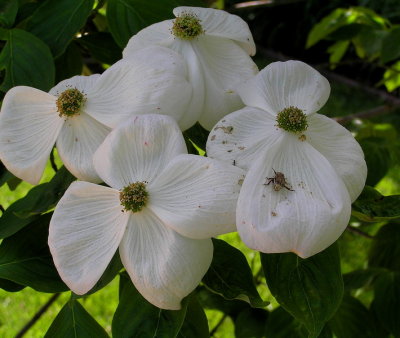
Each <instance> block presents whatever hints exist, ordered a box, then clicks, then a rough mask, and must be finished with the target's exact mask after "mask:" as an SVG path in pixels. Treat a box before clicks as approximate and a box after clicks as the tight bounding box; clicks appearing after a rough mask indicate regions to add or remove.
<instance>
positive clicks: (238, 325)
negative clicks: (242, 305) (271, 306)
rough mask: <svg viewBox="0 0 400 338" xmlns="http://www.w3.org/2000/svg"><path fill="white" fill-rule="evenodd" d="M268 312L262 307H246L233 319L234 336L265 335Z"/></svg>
mask: <svg viewBox="0 0 400 338" xmlns="http://www.w3.org/2000/svg"><path fill="white" fill-rule="evenodd" d="M268 314H269V312H268V311H266V310H263V309H251V308H250V309H246V310H244V311H242V312H241V313H240V314H239V316H238V317H237V318H236V320H235V337H236V338H249V337H252V338H258V337H259V338H262V337H266V335H265V330H266V325H267V319H268Z"/></svg>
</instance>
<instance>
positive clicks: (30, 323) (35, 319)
mask: <svg viewBox="0 0 400 338" xmlns="http://www.w3.org/2000/svg"><path fill="white" fill-rule="evenodd" d="M60 295H61V293H55V294H54V295H53V296H51V297H50V299H49V300H48V301H47V303H46V304H44V305H43V306H42V307H41V308H40V309H39V311H38V312H36V313H35V315H34V316H33V317H32V319H31V320H30V321H29V322H28V323H26V324H25V326H24V327H23V328H22V329H21V330H20V331H19V332H18V333H17V335H16V336H15V338H21V337H22V336H23V335H24V334H25V333H26V332H27V331H28V330H29V329H30V328H31V327H32V326H33V325H34V324H35V323H36V322H37V321H38V320H39V318H40V317H41V316H42V315H43V314H44V313H45V312H46V311H47V309H48V308H49V307H50V305H51V304H53V303H54V302H55V301H56V299H57V298H58V297H59V296H60Z"/></svg>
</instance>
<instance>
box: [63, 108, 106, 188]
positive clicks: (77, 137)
mask: <svg viewBox="0 0 400 338" xmlns="http://www.w3.org/2000/svg"><path fill="white" fill-rule="evenodd" d="M110 131H111V129H110V128H108V127H106V126H105V125H103V124H101V123H100V122H98V121H97V120H95V119H94V118H93V117H91V116H89V115H88V114H85V113H83V114H80V115H77V116H73V117H70V118H68V119H67V120H66V121H65V123H64V125H63V127H62V129H61V132H60V135H59V137H58V139H57V150H58V153H59V155H60V157H61V160H62V161H63V163H64V165H65V167H66V168H67V169H68V170H69V171H70V172H71V173H72V174H73V175H74V176H75V177H77V178H79V179H80V180H84V181H89V182H93V183H99V182H101V181H102V180H101V178H100V177H99V175H98V174H97V172H96V170H95V169H94V166H93V155H94V153H95V151H96V150H97V148H98V147H99V146H100V144H101V143H102V142H103V141H104V139H105V137H106V136H107V135H108V134H109V133H110Z"/></svg>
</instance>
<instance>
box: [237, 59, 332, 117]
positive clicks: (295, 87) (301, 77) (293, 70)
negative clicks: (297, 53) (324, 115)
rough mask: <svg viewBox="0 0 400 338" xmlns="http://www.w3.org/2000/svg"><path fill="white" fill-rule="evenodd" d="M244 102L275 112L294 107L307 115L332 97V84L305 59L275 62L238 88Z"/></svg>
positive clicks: (274, 113)
mask: <svg viewBox="0 0 400 338" xmlns="http://www.w3.org/2000/svg"><path fill="white" fill-rule="evenodd" d="M237 90H238V92H239V95H240V97H241V98H242V100H243V102H244V103H245V104H246V105H247V106H250V107H256V108H260V109H262V110H265V111H267V112H269V113H271V114H273V115H276V114H277V113H279V112H280V111H282V110H283V109H285V108H288V107H290V106H294V107H297V108H300V109H301V110H303V112H304V113H305V114H307V115H309V114H312V113H314V112H316V111H318V110H319V109H320V108H321V107H322V106H323V105H324V104H325V102H326V101H327V100H328V97H329V94H330V85H329V82H328V80H327V79H326V78H324V77H323V76H322V75H321V74H320V73H318V72H317V71H316V70H315V69H314V68H312V67H310V66H308V65H307V64H305V63H303V62H301V61H286V62H274V63H271V64H269V65H268V66H267V67H265V68H264V69H263V70H262V71H260V73H258V74H257V75H256V76H255V77H253V78H252V79H250V80H248V81H246V82H245V83H244V84H242V85H241V86H240V87H238V88H237Z"/></svg>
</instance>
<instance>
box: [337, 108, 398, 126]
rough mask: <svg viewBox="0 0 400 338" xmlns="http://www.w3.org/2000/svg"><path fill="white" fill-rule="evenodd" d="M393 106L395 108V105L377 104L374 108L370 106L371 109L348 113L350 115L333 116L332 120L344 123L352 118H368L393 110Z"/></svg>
mask: <svg viewBox="0 0 400 338" xmlns="http://www.w3.org/2000/svg"><path fill="white" fill-rule="evenodd" d="M395 108H397V107H396V106H389V105H385V106H379V107H375V108H372V109H369V110H366V111H362V112H359V113H355V114H350V115H347V116H342V117H336V118H334V120H336V122H338V123H340V124H346V123H348V122H350V121H352V120H354V119H368V118H371V117H375V116H379V115H385V114H387V113H389V112H391V111H393V110H394V109H395Z"/></svg>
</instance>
